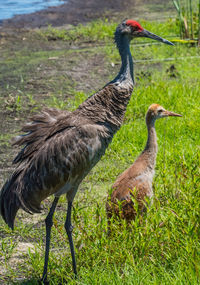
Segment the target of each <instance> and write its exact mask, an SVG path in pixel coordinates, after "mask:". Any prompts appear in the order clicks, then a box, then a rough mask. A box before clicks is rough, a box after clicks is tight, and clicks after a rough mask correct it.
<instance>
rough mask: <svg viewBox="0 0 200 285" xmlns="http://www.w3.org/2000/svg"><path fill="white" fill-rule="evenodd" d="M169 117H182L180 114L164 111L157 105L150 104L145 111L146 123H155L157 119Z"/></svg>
mask: <svg viewBox="0 0 200 285" xmlns="http://www.w3.org/2000/svg"><path fill="white" fill-rule="evenodd" d="M169 116H173V117H182V115H180V114H177V113H174V112H171V111H167V110H165V109H164V108H163V107H162V106H160V105H159V104H152V105H151V106H150V107H149V109H148V111H147V114H146V119H147V121H155V120H157V119H160V118H165V117H169Z"/></svg>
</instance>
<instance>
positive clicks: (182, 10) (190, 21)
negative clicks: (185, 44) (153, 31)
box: [172, 0, 200, 46]
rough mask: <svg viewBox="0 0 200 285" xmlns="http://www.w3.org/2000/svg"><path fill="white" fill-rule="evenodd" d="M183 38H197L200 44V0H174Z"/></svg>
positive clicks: (199, 44)
mask: <svg viewBox="0 0 200 285" xmlns="http://www.w3.org/2000/svg"><path fill="white" fill-rule="evenodd" d="M172 1H173V3H174V6H175V8H176V10H177V14H178V19H177V23H178V25H179V29H180V37H181V38H182V39H185V38H186V39H191V40H193V39H195V38H196V39H197V40H198V46H200V0H195V1H192V0H182V1H181V0H172Z"/></svg>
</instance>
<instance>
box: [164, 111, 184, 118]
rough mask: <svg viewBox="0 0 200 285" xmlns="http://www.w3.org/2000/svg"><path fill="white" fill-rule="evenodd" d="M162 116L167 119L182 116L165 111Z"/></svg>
mask: <svg viewBox="0 0 200 285" xmlns="http://www.w3.org/2000/svg"><path fill="white" fill-rule="evenodd" d="M163 115H164V116H165V117H169V116H172V117H182V115H180V114H176V113H174V112H171V111H167V110H166V111H164V112H163Z"/></svg>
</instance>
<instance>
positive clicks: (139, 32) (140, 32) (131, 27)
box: [121, 20, 174, 45]
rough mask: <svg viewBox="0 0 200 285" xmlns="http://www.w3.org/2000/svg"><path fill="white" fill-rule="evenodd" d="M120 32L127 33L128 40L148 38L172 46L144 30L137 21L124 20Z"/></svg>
mask: <svg viewBox="0 0 200 285" xmlns="http://www.w3.org/2000/svg"><path fill="white" fill-rule="evenodd" d="M121 32H123V33H127V34H128V35H129V36H130V38H131V39H132V38H135V37H145V38H150V39H153V40H156V41H159V42H162V43H164V44H167V45H174V44H173V43H171V42H170V41H168V40H166V39H163V38H161V37H159V36H157V35H155V34H153V33H151V32H149V31H147V30H145V29H144V28H143V27H142V26H141V25H140V24H139V23H138V22H137V21H134V20H125V21H123V22H122V28H121Z"/></svg>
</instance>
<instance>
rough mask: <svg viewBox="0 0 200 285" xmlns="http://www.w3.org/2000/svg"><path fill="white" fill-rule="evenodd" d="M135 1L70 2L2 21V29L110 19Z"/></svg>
mask: <svg viewBox="0 0 200 285" xmlns="http://www.w3.org/2000/svg"><path fill="white" fill-rule="evenodd" d="M134 2H135V0H125V1H122V0H110V1H107V0H101V2H99V1H94V0H85V1H84V2H83V1H81V0H69V1H68V2H67V3H64V4H61V5H59V6H52V7H49V8H47V9H43V10H40V11H36V12H33V13H30V14H21V15H15V16H13V17H12V18H9V19H5V20H1V21H0V28H1V29H3V28H14V29H16V28H17V29H34V28H42V27H45V26H48V25H52V26H54V27H58V26H63V25H67V24H71V25H78V24H79V23H87V22H90V21H92V20H95V19H99V18H102V17H109V15H111V16H112V15H113V14H115V13H116V12H120V11H122V10H124V9H123V7H124V8H125V7H126V6H127V3H131V5H133V4H134Z"/></svg>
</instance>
